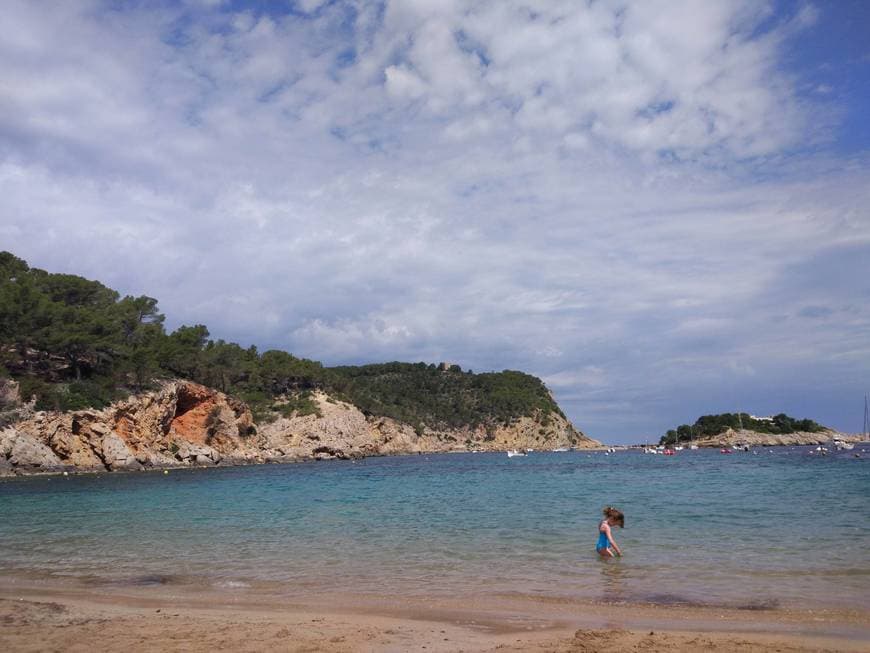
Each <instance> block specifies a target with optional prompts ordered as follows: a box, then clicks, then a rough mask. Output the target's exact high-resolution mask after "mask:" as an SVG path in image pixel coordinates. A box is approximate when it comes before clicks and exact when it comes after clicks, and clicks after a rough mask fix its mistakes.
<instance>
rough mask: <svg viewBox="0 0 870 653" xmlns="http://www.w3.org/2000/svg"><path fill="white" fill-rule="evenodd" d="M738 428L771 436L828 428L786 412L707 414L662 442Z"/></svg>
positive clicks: (738, 429) (702, 436)
mask: <svg viewBox="0 0 870 653" xmlns="http://www.w3.org/2000/svg"><path fill="white" fill-rule="evenodd" d="M729 429H732V430H734V431H754V432H756V433H767V434H771V435H788V434H790V433H821V432H822V431H826V430H827V428H826V427H824V426H822V425H821V424H817V423H816V422H814V421H813V420H811V419H795V418H794V417H789V416H788V415H786V414H785V413H780V414H779V415H773V416H771V417H765V418H762V419H759V418H755V417H753V416H751V415H749V414H748V413H722V414H720V415H704V416H702V417H699V418H698V419H697V420H696V421H695V423H694V424H692V425H689V424H682V425H680V426H678V427H677V428H676V429H671V430H669V431H668V432H667V433H665V435H663V436H662V438H661V440H660V444H663V445H671V444H678V443H681V442H691V441H693V440H702V439H705V438H710V437H714V436H717V435H721V434H722V433H725V432H726V431H728V430H729Z"/></svg>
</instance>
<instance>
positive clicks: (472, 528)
mask: <svg viewBox="0 0 870 653" xmlns="http://www.w3.org/2000/svg"><path fill="white" fill-rule="evenodd" d="M855 454H858V455H857V456H856V455H855ZM606 505H613V506H615V507H617V508H619V509H620V510H622V511H623V512H624V514H625V528H624V529H622V530H620V529H614V536H615V539H616V541H617V543H618V544H619V545H620V547H621V548H622V550H623V553H624V556H623V557H622V558H618V559H614V560H609V561H604V560H601V559H599V558H598V556H597V554H596V553H595V551H594V546H595V541H596V539H597V537H598V533H597V526H598V523H599V520H600V518H601V510H602V508H603V507H604V506H606ZM13 578H14V579H21V578H29V579H41V582H53V581H64V582H73V583H79V584H84V585H85V586H87V587H91V588H99V587H101V586H104V587H106V588H113V587H124V586H129V587H137V586H143V587H144V586H149V585H159V586H164V587H176V588H178V589H179V590H183V588H185V587H199V588H202V587H207V588H212V589H213V590H214V591H216V592H222V593H226V594H228V595H231V594H234V593H236V594H245V593H249V592H268V593H271V594H272V595H274V596H277V597H284V598H286V599H288V600H291V599H292V600H304V599H305V598H306V597H312V598H314V597H317V596H328V595H330V594H337V593H341V594H342V595H344V596H347V595H354V594H358V595H359V596H390V597H393V598H394V599H397V600H402V599H403V598H407V599H408V600H409V601H410V600H419V599H421V598H422V599H426V598H434V599H437V598H457V597H459V598H461V597H466V596H467V597H481V596H492V597H526V598H529V597H530V598H533V599H538V600H544V601H547V600H552V601H592V602H604V603H618V604H632V603H638V604H660V605H672V606H675V607H679V606H680V605H706V606H723V607H732V608H745V609H767V608H789V607H800V608H813V607H825V608H837V607H844V608H866V606H867V605H868V604H870V444H866V445H864V446H863V448H862V445H861V444H858V445H857V446H856V448H855V449H854V450H853V451H851V452H831V453H830V454H829V455H825V456H823V455H820V453H819V452H816V451H815V450H814V448H812V447H776V448H771V449H768V448H756V449H754V450H752V451H750V452H739V453H733V454H730V455H723V454H721V453H720V452H719V451H718V450H709V449H706V450H705V449H701V450H697V451H689V450H686V451H682V452H679V453H678V454H677V455H675V456H662V455H650V454H645V453H643V452H642V451H637V450H628V451H617V452H615V453H611V454H609V455H608V454H605V452H583V451H569V452H533V453H530V454H529V455H527V456H526V457H514V458H509V457H508V456H506V455H505V454H503V453H499V454H496V453H461V454H437V455H413V456H394V457H377V458H366V459H364V460H358V461H321V462H307V463H296V464H282V465H259V466H246V467H226V468H213V469H184V470H181V469H179V470H170V471H169V473H168V474H164V473H163V472H162V471H150V472H138V473H114V474H90V475H70V476H67V477H63V476H50V477H21V478H12V479H4V480H2V481H0V586H2V585H3V584H4V583H6V584H8V583H10V582H11V581H10V579H13Z"/></svg>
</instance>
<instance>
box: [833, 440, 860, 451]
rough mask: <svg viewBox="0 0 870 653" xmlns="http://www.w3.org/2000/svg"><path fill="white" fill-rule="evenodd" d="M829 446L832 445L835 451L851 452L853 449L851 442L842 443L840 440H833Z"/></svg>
mask: <svg viewBox="0 0 870 653" xmlns="http://www.w3.org/2000/svg"><path fill="white" fill-rule="evenodd" d="M831 445H833V447H834V448H835V449H836V450H837V451H852V449H854V448H855V445H854V444H852V443H851V442H843V441H842V440H834V441H833V442H831Z"/></svg>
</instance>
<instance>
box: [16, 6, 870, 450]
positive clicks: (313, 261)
mask: <svg viewBox="0 0 870 653" xmlns="http://www.w3.org/2000/svg"><path fill="white" fill-rule="evenodd" d="M280 7H284V9H281V8H280ZM280 7H279V5H278V4H277V3H276V4H275V5H274V6H271V7H270V8H269V10H268V11H263V10H261V9H260V8H258V6H257V5H253V4H252V5H251V6H250V7H244V6H242V7H239V4H237V3H231V4H230V3H218V4H216V5H214V6H210V5H209V3H205V4H203V3H196V4H193V5H163V6H152V7H148V6H123V7H118V6H115V5H105V4H102V3H98V2H94V3H90V4H81V3H76V4H63V3H61V4H53V5H48V4H45V3H40V2H11V3H7V6H6V7H5V15H4V23H3V25H2V27H0V30H2V32H0V36H2V38H0V79H2V80H3V82H2V84H3V86H2V89H3V91H2V93H0V216H2V218H0V241H2V247H3V248H8V249H11V250H12V251H14V252H16V253H17V254H19V255H20V256H23V257H24V258H26V259H27V260H28V261H30V262H31V263H32V264H34V265H38V266H41V267H44V268H47V269H51V270H63V271H67V272H73V273H80V274H84V275H86V276H90V277H92V278H99V279H101V280H103V281H105V282H106V283H108V284H110V285H112V286H114V287H118V288H119V289H121V290H122V291H123V292H134V293H146V294H149V295H152V296H156V297H157V298H159V300H160V305H161V307H162V309H163V310H164V311H165V312H166V313H167V315H168V317H169V323H170V325H171V326H177V325H178V324H180V323H183V322H184V323H197V322H203V323H206V324H208V325H209V327H210V329H211V331H212V334H213V335H214V336H215V337H223V338H225V339H229V340H236V341H238V342H240V343H242V344H244V345H248V344H257V345H258V346H260V347H261V348H266V347H281V348H286V349H289V350H291V351H293V352H294V353H296V354H298V355H302V356H307V357H312V358H316V359H321V360H325V361H326V362H327V363H351V362H353V363H357V362H369V361H381V360H394V359H399V360H427V361H436V362H437V361H440V360H449V361H453V362H457V363H460V364H461V365H462V366H463V368H472V369H474V370H475V371H484V370H491V369H496V370H499V369H505V368H513V369H525V370H527V371H530V372H532V373H535V374H538V375H541V376H542V377H543V378H544V379H545V380H547V382H548V383H549V384H550V385H551V387H552V389H553V390H554V391H555V393H556V396H557V398H558V399H559V400H560V402H562V404H563V406H564V407H565V409H566V411H567V412H568V414H569V416H570V417H572V418H573V419H574V420H575V421H576V422H577V424H578V426H579V427H581V428H583V429H584V430H586V431H589V432H590V433H591V434H592V435H594V436H596V435H597V436H599V437H605V436H623V437H626V438H629V437H633V436H635V435H639V434H645V433H649V432H659V431H661V430H662V429H664V428H668V427H670V426H672V425H673V424H675V423H681V422H685V421H691V420H693V419H694V417H696V416H697V414H700V413H709V412H715V409H716V408H723V409H728V410H732V409H735V408H736V406H735V404H736V403H737V402H738V401H739V400H741V398H743V400H746V401H750V400H752V401H757V403H758V404H764V401H765V399H764V398H765V397H767V398H769V402H770V405H771V408H770V410H769V411H768V412H771V411H774V412H779V410H777V406H774V405H773V404H774V403H775V402H776V401H780V402H781V403H786V404H788V401H786V400H785V399H783V398H784V397H785V398H786V399H788V397H806V396H808V395H811V394H812V392H811V390H810V389H809V388H812V387H817V386H819V385H824V384H825V383H833V382H834V381H835V380H836V382H837V383H840V382H843V381H844V380H847V382H848V383H851V384H856V383H858V382H859V380H860V379H862V378H866V373H867V371H868V369H867V363H866V362H865V361H867V360H870V359H868V357H866V356H863V355H862V352H866V351H867V350H868V349H870V344H868V336H867V333H868V329H867V326H868V321H870V317H868V313H867V309H866V308H865V307H866V306H868V305H870V303H868V302H867V301H866V293H867V288H866V283H865V282H864V281H863V279H865V278H866V275H865V274H862V272H861V270H862V261H863V260H866V259H864V258H863V257H864V256H865V255H866V253H867V248H868V247H870V221H868V219H867V213H866V208H865V207H866V206H868V205H870V191H867V190H866V189H868V188H870V183H868V181H870V180H868V176H870V175H868V169H870V168H868V165H867V163H868V161H867V159H866V156H861V155H852V156H851V157H850V158H848V159H844V158H843V157H842V156H840V155H838V154H837V152H836V150H835V148H833V147H832V146H831V143H832V138H833V136H832V134H833V129H832V127H833V126H834V123H832V118H831V117H830V116H831V115H834V114H830V113H826V112H827V111H828V109H829V108H830V107H831V105H830V103H829V104H826V105H814V104H813V103H812V102H813V100H812V99H807V97H803V96H802V95H800V94H799V93H798V91H797V90H796V89H797V88H799V87H800V88H803V87H805V86H806V85H805V84H803V82H801V80H799V79H796V77H795V76H794V75H793V74H788V73H786V72H784V69H783V67H782V66H781V60H782V58H783V56H784V52H785V51H786V49H787V48H788V47H790V44H791V43H793V42H794V40H795V39H796V38H800V37H803V36H805V35H807V34H808V33H809V32H810V31H811V30H813V29H814V22H813V20H812V18H813V16H812V12H809V13H807V12H805V11H799V12H798V13H796V14H795V15H794V16H790V15H780V14H776V13H774V12H772V11H771V10H768V9H767V8H765V7H761V8H759V6H758V5H757V4H755V3H742V2H717V3H703V2H687V3H684V4H681V5H679V6H678V5H675V4H673V3H655V2H648V3H641V4H630V5H626V4H623V3H592V4H591V5H586V4H583V5H578V4H577V3H574V2H557V1H554V2H546V3H538V4H536V6H535V9H534V11H533V10H531V9H529V8H528V5H526V4H522V3H519V2H511V1H505V2H485V3H481V2H475V3H471V2H458V1H456V2H426V1H423V0H419V1H417V2H401V3H399V2H387V3H384V4H379V3H368V2H343V1H338V2H328V3H321V2H298V3H295V4H291V3H287V4H286V5H280ZM802 84H803V85H802ZM821 85H822V84H821V83H815V84H813V85H810V86H809V88H818V87H820V86H821ZM814 95H816V96H817V95H819V94H814ZM829 100H830V98H826V99H825V102H829ZM828 310H829V311H831V312H830V313H825V311H828ZM750 371H751V372H752V373H751V374H750V373H748V372H750ZM801 379H803V380H801ZM773 385H776V386H777V388H779V389H778V390H777V391H776V392H773V391H772V390H771V387H772V386H773ZM788 391H791V394H789V392H788ZM826 397H827V398H825V400H824V402H822V401H821V400H820V402H818V403H816V404H813V403H809V404H807V405H806V407H803V406H801V405H798V406H796V408H797V411H796V412H798V413H800V414H801V415H804V414H806V415H807V416H812V417H818V418H819V419H820V420H821V421H824V419H825V416H826V415H827V416H829V417H830V416H832V415H835V414H837V411H838V410H839V409H835V408H834V406H835V402H833V400H832V399H830V397H828V396H827V395H826ZM786 407H788V406H782V408H781V409H785V408H786ZM791 407H792V408H795V406H794V405H793V404H792V405H791ZM758 410H759V411H762V412H763V411H764V410H767V409H766V408H763V407H759V408H758ZM808 411H810V412H812V413H813V414H809V413H808Z"/></svg>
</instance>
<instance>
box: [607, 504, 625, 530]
mask: <svg viewBox="0 0 870 653" xmlns="http://www.w3.org/2000/svg"><path fill="white" fill-rule="evenodd" d="M602 512H603V513H604V516H605V517H606V518H607V519H613V520H614V521H615V522H616V524H617V525H618V526H619V527H620V528H625V515H623V514H622V513H621V512H620V511H619V510H617V509H616V508H614V507H613V506H607V507H606V508H605V509H604V510H602Z"/></svg>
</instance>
